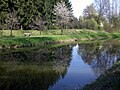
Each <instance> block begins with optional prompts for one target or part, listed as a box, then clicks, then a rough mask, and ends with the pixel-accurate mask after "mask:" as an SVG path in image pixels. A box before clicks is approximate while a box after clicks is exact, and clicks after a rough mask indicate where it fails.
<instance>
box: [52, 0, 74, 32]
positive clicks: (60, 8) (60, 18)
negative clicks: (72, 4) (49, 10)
mask: <svg viewBox="0 0 120 90" xmlns="http://www.w3.org/2000/svg"><path fill="white" fill-rule="evenodd" d="M53 14H54V15H55V17H56V18H55V19H56V25H57V26H59V25H60V27H62V29H61V34H63V28H65V25H67V24H68V22H69V21H70V18H71V15H72V13H71V11H70V10H69V9H68V8H67V6H66V4H65V2H63V1H61V2H58V3H57V5H55V6H54V9H53Z"/></svg>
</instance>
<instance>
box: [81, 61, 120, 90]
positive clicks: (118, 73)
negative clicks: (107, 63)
mask: <svg viewBox="0 0 120 90" xmlns="http://www.w3.org/2000/svg"><path fill="white" fill-rule="evenodd" d="M119 89H120V59H119V60H117V63H116V64H114V65H113V66H112V68H110V69H109V70H107V71H106V72H105V74H104V75H101V76H100V77H99V78H98V79H97V80H96V81H95V82H93V83H92V84H89V85H86V86H85V87H84V88H83V89H82V90H119Z"/></svg>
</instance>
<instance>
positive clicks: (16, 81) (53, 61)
mask: <svg viewBox="0 0 120 90" xmlns="http://www.w3.org/2000/svg"><path fill="white" fill-rule="evenodd" d="M119 58H120V43H119V41H118V40H116V41H100V42H90V43H81V44H74V45H72V44H71V45H64V46H59V47H54V48H37V49H31V50H27V51H26V50H17V51H16V50H12V51H10V52H8V51H4V52H3V51H1V52H0V90H76V89H81V88H82V87H84V86H85V85H86V84H89V83H92V82H93V81H94V80H95V79H97V78H98V77H99V76H100V75H101V74H104V72H105V71H106V70H107V69H108V68H110V67H111V66H112V65H113V64H114V63H115V62H116V60H118V59H119Z"/></svg>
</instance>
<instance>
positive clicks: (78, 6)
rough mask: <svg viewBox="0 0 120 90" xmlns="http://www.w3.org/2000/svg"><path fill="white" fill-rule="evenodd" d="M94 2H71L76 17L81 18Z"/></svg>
mask: <svg viewBox="0 0 120 90" xmlns="http://www.w3.org/2000/svg"><path fill="white" fill-rule="evenodd" d="M93 1H94V0H70V2H71V3H72V8H73V13H74V16H75V17H77V18H79V16H80V15H82V13H83V9H84V8H85V7H86V6H88V5H90V4H91V3H92V2H93Z"/></svg>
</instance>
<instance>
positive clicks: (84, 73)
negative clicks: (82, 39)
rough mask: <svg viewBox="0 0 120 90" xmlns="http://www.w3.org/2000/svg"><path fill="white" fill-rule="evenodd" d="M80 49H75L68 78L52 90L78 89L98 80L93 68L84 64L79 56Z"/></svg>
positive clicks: (76, 47) (59, 82)
mask: <svg viewBox="0 0 120 90" xmlns="http://www.w3.org/2000/svg"><path fill="white" fill-rule="evenodd" d="M78 48H79V46H78V45H76V46H74V47H73V51H72V61H71V63H70V66H69V68H68V71H67V74H66V76H65V77H64V78H63V79H60V80H59V81H58V83H57V84H56V85H55V86H53V87H50V88H49V89H50V90H63V89H67V90H68V89H69V90H71V89H77V88H78V87H82V86H84V85H85V84H88V83H90V82H92V81H93V80H95V79H96V78H97V77H96V76H95V75H94V73H93V71H92V69H91V67H90V66H89V65H87V64H85V63H84V62H83V60H82V58H81V56H80V55H79V54H78Z"/></svg>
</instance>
